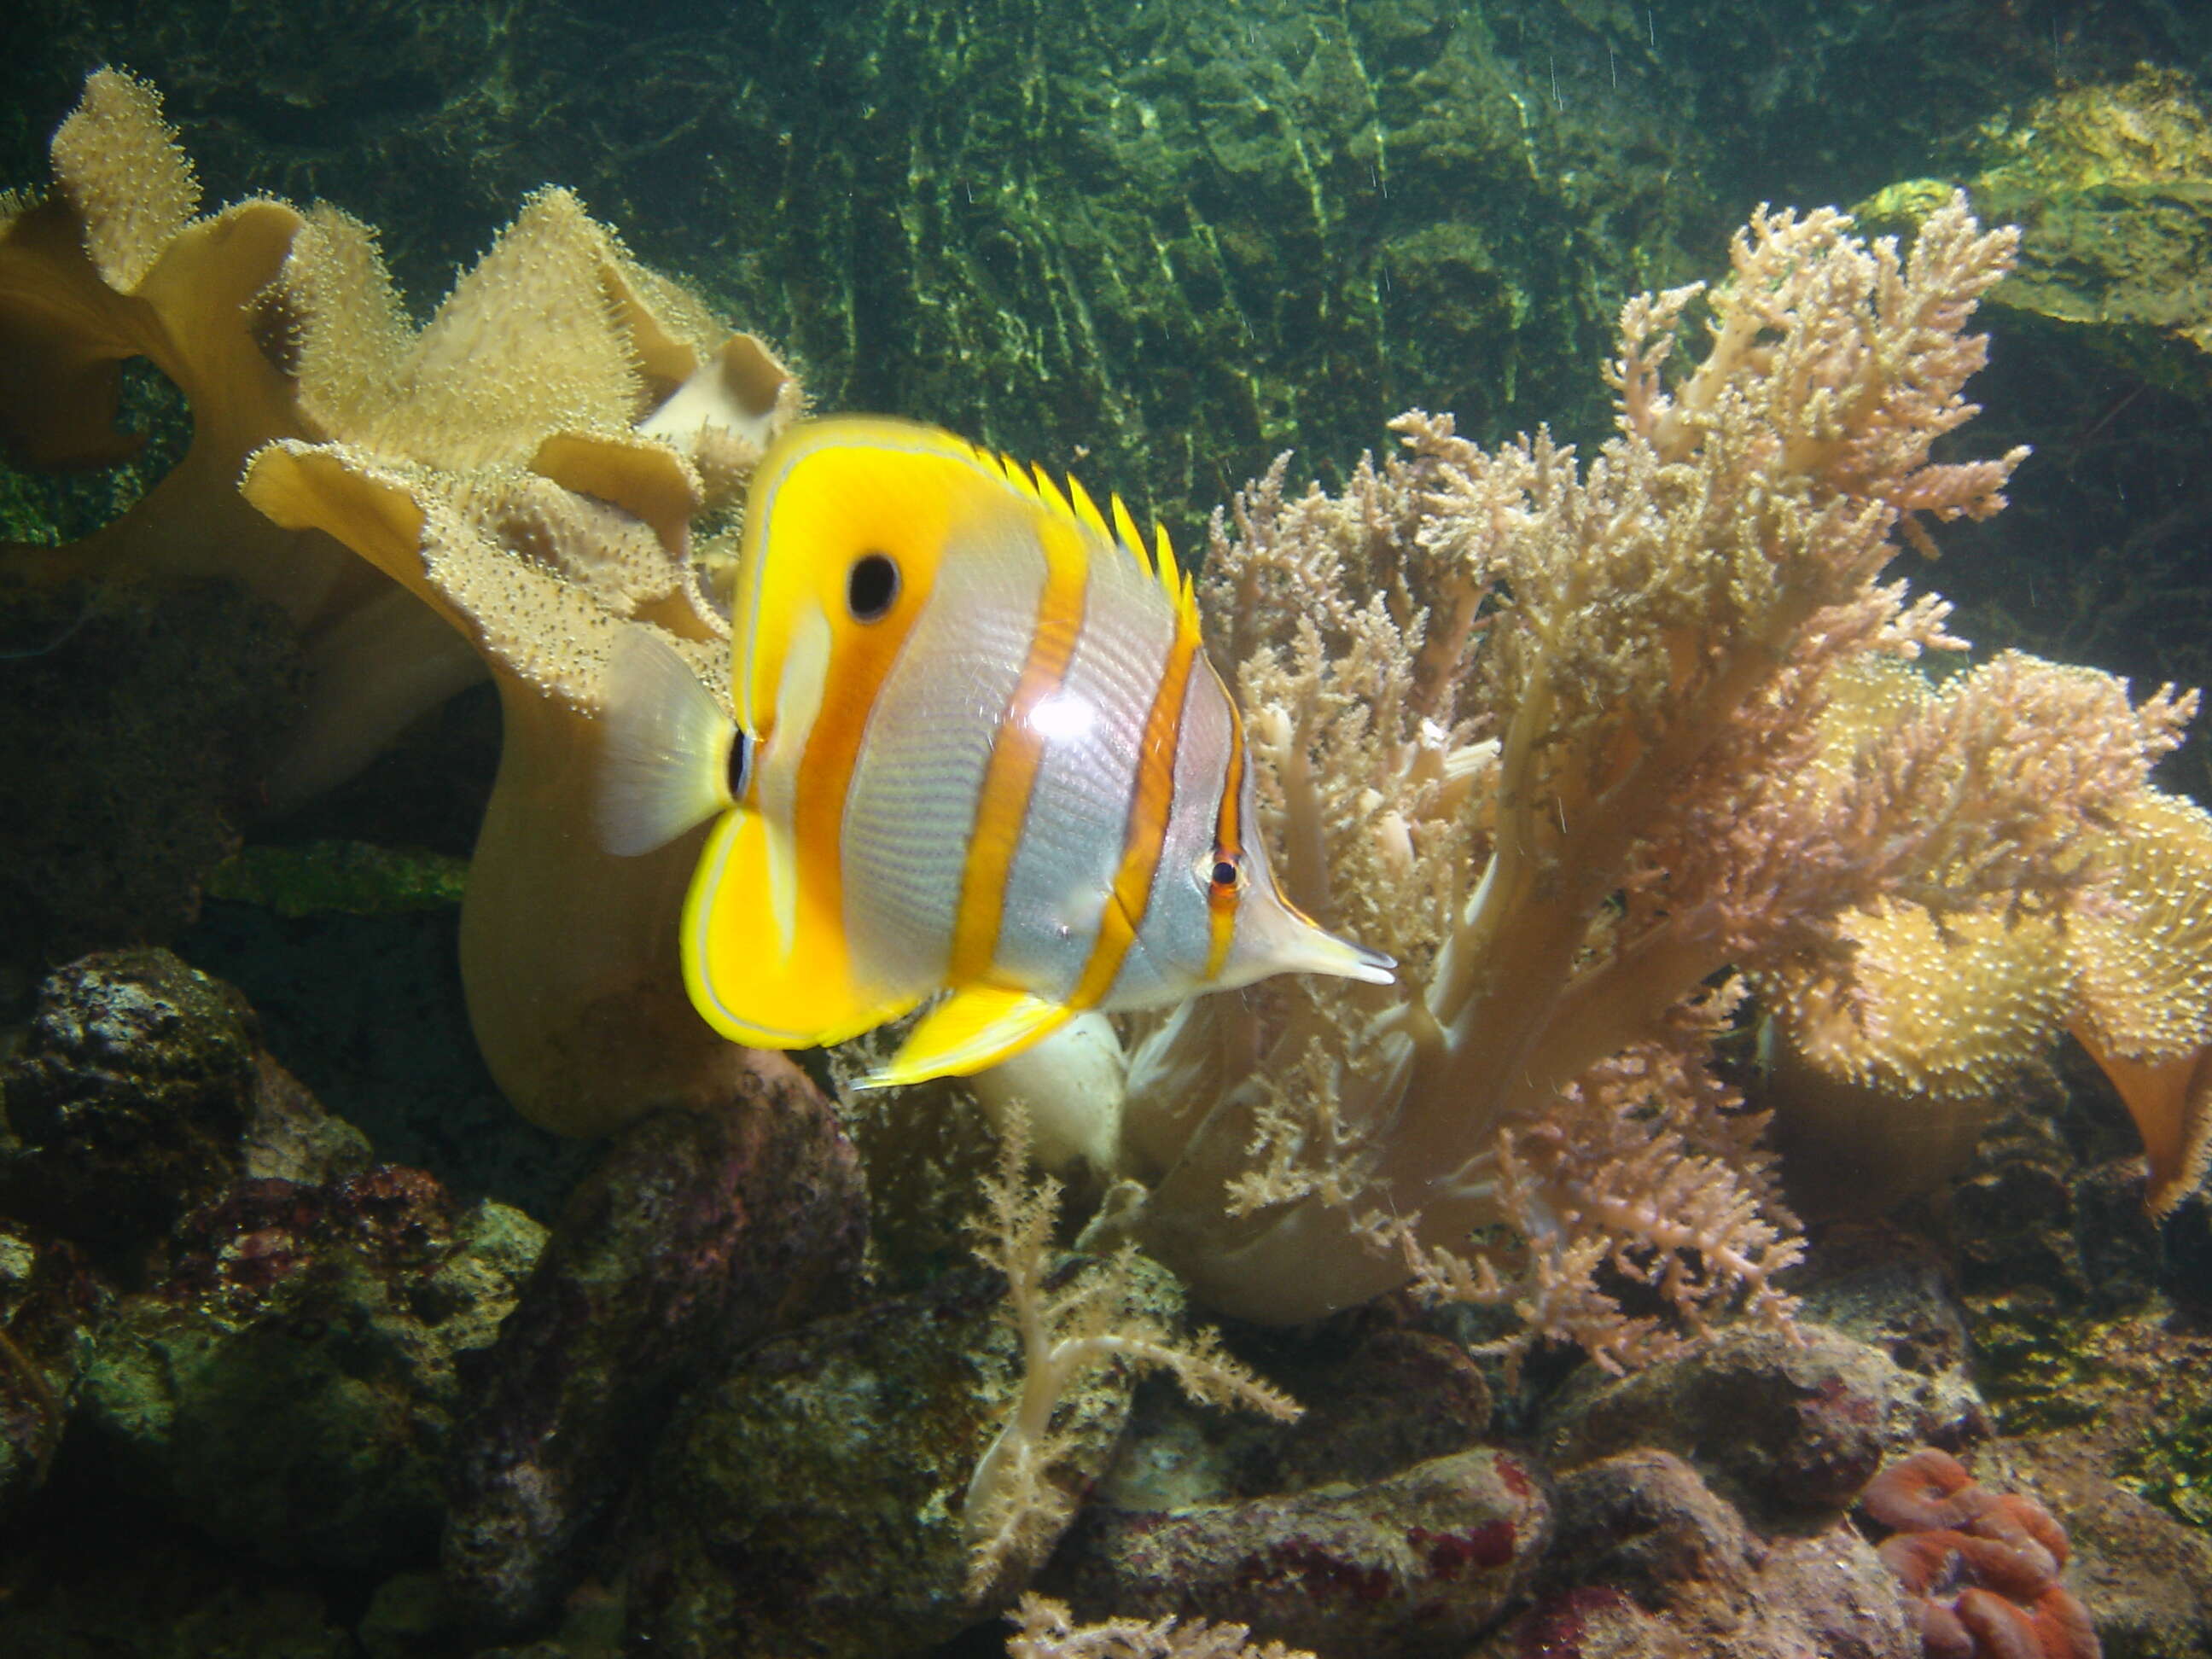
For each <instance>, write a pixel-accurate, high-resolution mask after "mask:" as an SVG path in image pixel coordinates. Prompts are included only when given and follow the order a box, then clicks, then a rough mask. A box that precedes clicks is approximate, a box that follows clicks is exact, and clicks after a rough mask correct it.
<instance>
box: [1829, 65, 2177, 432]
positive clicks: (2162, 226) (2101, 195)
mask: <svg viewBox="0 0 2212 1659" xmlns="http://www.w3.org/2000/svg"><path fill="white" fill-rule="evenodd" d="M1974 152H1975V155H1976V159H1977V160H1978V161H1979V163H1980V167H1979V170H1978V171H1977V172H1975V173H1972V174H1971V175H1970V176H1968V177H1966V179H1963V181H1962V182H1964V183H1965V185H1966V189H1967V191H1968V193H1969V194H1970V195H1971V196H1972V198H1973V204H1974V210H1975V211H1976V212H1977V213H1978V214H1980V216H1982V218H1983V219H1984V221H1985V222H1990V223H1993V224H2006V223H2011V224H2017V225H2018V226H2020V227H2021V232H2022V236H2021V258H2020V267H2019V269H2018V270H2016V271H2015V273H2014V274H2013V275H2012V276H2010V277H2009V278H2008V279H2007V280H2006V281H2005V282H2004V283H2002V285H2001V286H2000V287H1999V288H1998V289H1996V292H1995V293H1994V294H1993V295H1991V296H1990V303H1991V305H1992V306H1993V307H1996V308H1997V309H1999V310H2000V311H2004V312H2009V313H2012V315H2013V317H2014V319H2015V320H2016V321H2026V322H2035V323H2039V324H2042V325H2047V326H2051V327H2055V328H2057V329H2060V330H2063V331H2066V332H2068V333H2069V334H2072V335H2074V336H2076V337H2079V338H2080V339H2081V342H2082V343H2084V344H2086V345H2087V346H2088V347H2089V348H2090V349H2093V350H2094V351H2096V352H2097V353H2098V354H2099V355H2100V356H2103V357H2104V358H2106V360H2107V361H2109V362H2115V363H2118V364H2119V365H2120V366H2121V367H2123V368H2126V369H2127V370H2128V371H2129V372H2130V373H2131V374H2136V375H2137V376H2139V377H2141V378H2142V380H2147V381H2148V382H2150V383H2151V384H2153V385H2154V386H2164V387H2166V389H2167V390H2169V391H2174V392H2181V393H2182V394H2184V395H2185V396H2188V397H2192V398H2201V397H2203V396H2204V395H2205V394H2206V393H2207V392H2212V118H2208V116H2207V114H2206V112H2205V110H2204V108H2203V105H2202V104H2201V103H2200V102H2199V101H2198V98H2197V91H2196V88H2195V84H2194V82H2192V81H2191V77H2189V76H2187V75H2185V74H2183V73H2182V72H2180V71H2179V70H2171V69H2160V68H2154V67H2151V66H2149V65H2148V64H2147V65H2144V66H2143V67H2142V68H2140V69H2139V70H2137V71H2136V73H2135V75H2134V76H2131V77H2130V78H2128V79H2126V80H2124V81H2118V82H2103V83H2100V84H2096V85H2091V86H2084V87H2076V88H2068V89H2067V90H2065V91H2063V92H2059V93H2056V94H2052V95H2051V96H2050V97H2048V98H2044V99H2040V100H2037V101H2036V102H2035V103H2033V105H2031V106H2029V107H2028V108H2027V111H2026V112H2015V113H2012V114H2001V115H1998V116H1996V117H1993V118H1991V119H1990V120H1989V121H1987V122H1985V123H1984V124H1983V125H1982V128H1981V130H1980V132H1979V134H1978V137H1977V139H1976V141H1975V144H1974ZM1950 188H1951V185H1949V184H1948V183H1943V182H1941V181H1936V180H1931V179H1911V180H1907V181H1905V182H1904V183H1901V184H1897V185H1891V186H1889V187H1888V188H1887V189H1886V190H1883V191H1880V192H1878V193H1877V194H1876V195H1875V196H1874V197H1872V198H1870V199H1869V201H1867V202H1866V203H1864V204H1862V206H1861V207H1860V208H1859V210H1858V212H1859V216H1860V217H1861V218H1862V219H1863V220H1864V221H1865V222H1868V223H1869V225H1871V226H1873V227H1875V228H1879V229H1883V230H1889V229H1893V228H1897V227H1898V226H1899V225H1901V224H1903V223H1905V222H1910V221H1911V220H1912V219H1914V218H1917V216H1919V214H1920V212H1921V211H1922V210H1924V209H1925V207H1926V206H1927V205H1928V204H1929V202H1930V201H1932V200H1935V199H1937V198H1939V197H1942V195H1944V194H1947V193H1948V191H1949V190H1950Z"/></svg>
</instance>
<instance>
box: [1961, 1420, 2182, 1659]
mask: <svg viewBox="0 0 2212 1659" xmlns="http://www.w3.org/2000/svg"><path fill="white" fill-rule="evenodd" d="M1991 1450H1992V1453H1993V1454H1994V1456H1993V1457H1985V1458H1984V1459H1982V1460H1980V1461H1982V1462H1985V1463H1993V1464H1994V1466H1995V1467H1996V1468H2001V1469H2002V1471H2003V1474H2002V1475H2001V1476H1996V1477H1993V1478H1998V1479H2002V1480H2004V1481H2005V1483H2006V1484H2008V1485H2016V1486H2019V1487H2020V1488H2021V1490H2024V1491H2027V1492H2033V1493H2034V1495H2035V1496H2036V1497H2038V1498H2040V1499H2042V1500H2043V1502H2044V1503H2045V1504H2046V1505H2047V1506H2048V1507H2049V1508H2050V1510H2051V1513H2052V1514H2054V1515H2056V1516H2057V1517H2058V1519H2059V1520H2060V1521H2061V1522H2063V1524H2064V1526H2065V1528H2066V1533H2067V1537H2068V1539H2069V1541H2070V1543H2071V1544H2072V1546H2073V1554H2072V1555H2071V1556H2070V1557H2069V1559H2068V1561H2067V1564H2066V1573H2065V1581H2064V1582H2065V1583H2066V1586H2067V1588H2068V1589H2071V1590H2072V1591H2073V1592H2074V1594H2075V1595H2078V1596H2080V1597H2081V1601H2082V1602H2083V1603H2084V1604H2085V1605H2086V1606H2087V1607H2088V1609H2089V1613H2090V1616H2091V1618H2093V1620H2095V1621H2096V1626H2097V1634H2098V1636H2099V1637H2100V1638H2101V1639H2102V1640H2103V1642H2104V1644H2105V1652H2106V1656H2107V1659H2207V1656H2212V1541H2207V1540H2206V1538H2205V1535H2204V1532H2203V1528H2199V1527H2191V1526H2188V1525H2185V1524H2184V1523H2183V1522H2179V1521H2177V1520H2176V1519H2175V1518H2174V1517H2173V1516H2171V1515H2169V1514H2167V1513H2166V1511H2165V1510H2161V1509H2160V1508H2158V1507H2157V1506H2156V1505H2154V1504H2150V1503H2148V1502H2146V1501H2145V1500H2144V1499H2143V1498H2142V1497H2141V1496H2139V1495H2138V1494H2137V1493H2136V1492H2132V1491H2130V1489H2129V1488H2128V1487H2127V1486H2123V1485H2121V1484H2120V1483H2119V1482H2118V1481H2117V1480H2113V1479H2112V1474H2111V1470H2112V1464H2111V1462H2110V1461H2109V1455H2108V1453H2107V1452H2106V1449H2104V1448H2102V1447H2101V1446H2099V1445H2098V1444H2096V1443H2094V1441H2093V1440H2090V1439H2087V1438H2086V1437H2076V1436H2072V1435H2035V1436H2031V1437H2027V1438H2025V1439H2021V1440H2008V1441H2002V1442H2000V1443H1998V1444H1997V1445H1996V1447H1994V1448H1992V1449H1991Z"/></svg>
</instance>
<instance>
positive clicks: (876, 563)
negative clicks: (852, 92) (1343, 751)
mask: <svg viewBox="0 0 2212 1659" xmlns="http://www.w3.org/2000/svg"><path fill="white" fill-rule="evenodd" d="M731 634H732V653H733V656H732V670H733V671H732V698H733V700H734V702H735V703H736V709H735V719H734V720H732V716H731V712H730V711H728V710H726V709H725V708H722V707H721V705H720V702H718V701H717V700H716V698H715V697H714V696H712V695H711V694H710V693H709V692H708V690H706V689H705V688H704V687H702V685H701V684H699V682H698V680H697V679H696V678H695V677H694V676H693V674H692V673H691V671H690V669H689V668H688V667H687V666H686V665H684V661H683V659H682V658H681V657H680V656H679V655H678V653H676V652H675V651H674V650H673V648H672V647H670V646H669V645H668V644H667V643H666V642H665V641H663V640H662V639H661V638H660V637H659V635H657V634H655V633H654V632H653V630H652V629H646V628H637V629H629V630H627V632H626V634H625V635H624V643H623V645H622V646H621V647H618V649H617V653H616V656H615V659H614V661H613V663H612V665H611V674H610V684H611V693H610V698H609V706H608V713H607V719H608V720H609V723H610V724H609V731H608V736H607V744H606V753H607V757H608V759H607V762H606V783H605V788H604V790H603V793H602V801H601V812H600V829H601V835H602V838H603V839H604V841H605V844H606V845H607V846H608V848H610V850H611V851H615V852H618V853H629V854H637V853H643V852H647V851H650V850H652V849H653V848H656V847H659V846H662V845H665V844H666V843H667V842H669V841H671V840H672V839H674V838H675V837H676V836H678V835H680V834H683V833H684V832H685V831H686V830H688V829H691V828H694V827H696V825H698V824H700V823H706V822H708V820H710V819H712V820H714V828H713V829H712V831H711V833H710V834H709V835H708V837H707V839H706V843H705V848H704V850H703V852H702V854H701V856H700V860H699V864H698V867H697V870H696V872H695V874H694V875H693V877H692V880H691V885H690V892H689V894H688V896H687V897H686V900H685V902H684V915H683V921H682V927H681V950H682V957H683V963H684V982H685V984H686V986H687V987H688V989H689V990H690V995H691V999H692V1000H693V1002H694V1003H695V1004H696V1006H697V1007H698V1010H699V1012H700V1013H701V1014H702V1016H703V1017H704V1018H706V1020H707V1021H708V1024H711V1025H712V1026H714V1029H715V1030H719V1031H720V1032H721V1033H723V1034H724V1035H725V1036H728V1037H730V1038H732V1040H733V1041H735V1042H741V1043H745V1044H749V1045H750V1046H753V1047H757V1048H809V1047H813V1046H815V1045H817V1044H829V1043H835V1042H843V1041H845V1040H846V1039H848V1038H850V1037H853V1036H858V1035H860V1033H862V1032H864V1031H867V1030H872V1029H873V1028H874V1027H876V1026H878V1025H881V1024H884V1023H885V1022H886V1021H889V1020H892V1019H896V1018H899V1017H900V1016H902V1015H903V1014H906V1013H908V1012H910V1011H911V1010H913V1009H915V1008H916V1007H918V1006H921V1004H923V1003H924V1002H926V1001H928V1000H931V999H933V998H937V999H939V1000H937V1001H936V1002H935V1004H934V1006H932V1007H931V1008H930V1009H929V1011H928V1012H927V1014H926V1015H925V1016H924V1017H923V1018H921V1021H920V1022H919V1023H918V1024H916V1025H915V1028H914V1030H913V1031H912V1032H911V1033H910V1034H909V1035H908V1037H907V1040H906V1042H905V1045H904V1046H903V1047H902V1048H900V1050H899V1051H898V1053H897V1054H896V1056H895V1057H894V1058H893V1059H892V1060H890V1063H889V1064H888V1065H886V1066H883V1067H882V1068H881V1069H879V1070H878V1071H876V1072H874V1073H870V1074H869V1075H868V1076H867V1077H866V1079H863V1082H864V1083H866V1084H869V1085H890V1084H902V1083H913V1082H917V1081H919V1080H921V1079H924V1078H929V1077H936V1076H940V1075H945V1074H947V1073H969V1072H975V1071H980V1070H981V1069H983V1068H984V1067H985V1066H992V1065H995V1064H997V1063H998V1062H999V1061H1000V1060H1005V1059H1006V1058H1008V1057H1009V1056H1011V1055H1012V1054H1017V1053H1018V1052H1020V1051H1021V1050H1022V1049H1024V1048H1028V1047H1029V1046H1030V1044H1032V1043H1034V1042H1038V1041H1039V1040H1041V1039H1042V1038H1043V1037H1044V1036H1047V1035H1048V1034H1049V1033H1050V1032H1052V1031H1053V1030H1055V1029H1057V1028H1058V1027H1059V1026H1060V1025H1061V1024H1065V1023H1066V1021H1067V1020H1069V1019H1070V1018H1073V1017H1074V1016H1075V1015H1076V1014H1078V1013H1079V1012H1083V1011H1085V1010H1086V1009H1100V1010H1105V1011H1109V1012H1110V1011H1115V1010H1121V1009H1133V1008H1144V1007H1152V1006H1164V1005H1167V1004H1171V1003H1175V1002H1180V1001H1182V1000H1188V998H1190V997H1192V996H1194V995H1197V994H1200V993H1201V992H1206V991H1218V990H1224V989H1227V988H1230V987H1236V986H1241V985H1246V984H1249V983H1250V982H1252V981H1255V980H1258V979H1262V978H1265V977H1266V976H1267V975H1271V974H1280V973H1319V974H1333V975H1342V976H1345V977H1347V978H1351V979H1357V980H1365V981H1372V982H1376V983H1384V982H1387V981H1389V978H1390V976H1391V972H1390V970H1391V963H1390V960H1389V957H1383V956H1382V955H1379V954H1378V953H1376V952H1375V951H1369V950H1366V949H1364V948H1363V947H1361V946H1359V945H1353V944H1351V943H1349V942H1347V941H1346V940H1344V939H1338V938H1336V937H1335V936H1334V935H1332V934H1330V933H1327V932H1325V931H1323V930H1322V928H1321V927H1317V926H1316V925H1315V924H1314V923H1313V922H1312V921H1310V920H1309V919H1308V918H1307V917H1305V916H1304V915H1302V914H1300V913H1299V911H1298V910H1297V908H1294V907H1293V906H1292V905H1291V903H1289V902H1287V901H1286V900H1285V898H1284V897H1283V896H1282V894H1281V893H1280V892H1279V890H1278V889H1277V887H1276V884H1275V880H1274V878H1273V874H1272V873H1271V872H1270V871H1269V869H1268V866H1267V854H1266V851H1265V848H1264V847H1263V845H1262V843H1261V839H1260V836H1259V835H1258V824H1257V819H1256V808H1255V789H1254V781H1253V773H1252V768H1251V765H1250V763H1249V756H1248V754H1247V750H1246V745H1245V742H1244V735H1243V720H1242V717H1241V716H1240V715H1239V714H1238V712H1237V705H1236V703H1235V702H1234V701H1233V700H1232V699H1231V696H1230V694H1229V691H1228V689H1227V688H1226V687H1225V685H1224V684H1222V682H1221V678H1220V677H1219V676H1218V674H1217V673H1216V672H1215V671H1214V670H1213V667H1212V664H1211V663H1210V662H1209V661H1208V660H1207V659H1206V653H1205V650H1204V647H1203V646H1202V644H1201V642H1200V636H1199V617H1198V610H1197V605H1196V603H1195V599H1194V594H1193V591H1192V586H1191V581H1190V578H1189V576H1188V574H1185V573H1184V572H1183V571H1182V570H1181V569H1180V568H1178V566H1177V564H1176V559H1175V556H1174V554H1173V552H1172V550H1170V547H1169V544H1168V540H1167V536H1166V534H1165V532H1164V531H1159V530H1157V529H1156V530H1155V532H1154V534H1153V536H1152V538H1150V539H1149V540H1148V539H1147V538H1146V537H1144V536H1143V535H1142V534H1140V533H1139V531H1138V529H1137V526H1136V524H1135V523H1134V521H1133V520H1132V519H1131V517H1130V515H1129V513H1128V511H1127V508H1126V507H1123V506H1122V504H1121V501H1120V499H1119V498H1118V497H1115V498H1112V499H1111V501H1110V506H1109V508H1108V510H1107V511H1106V512H1101V511H1100V510H1099V508H1098V507H1097V505H1096V504H1095V503H1094V502H1093V501H1092V500H1091V497H1090V496H1089V495H1087V494H1086V493H1085V491H1084V489H1083V488H1082V486H1081V485H1079V484H1078V483H1075V482H1074V481H1073V479H1072V478H1071V479H1070V480H1069V482H1068V489H1067V490H1066V493H1064V494H1063V493H1062V491H1061V490H1060V488H1059V487H1058V486H1057V485H1056V484H1054V483H1053V482H1052V480H1051V479H1050V478H1049V477H1047V475H1046V474H1045V473H1044V472H1043V471H1042V470H1036V471H1024V469H1022V468H1021V467H1020V466H1018V465H1016V464H1015V463H1014V462H1012V461H1011V460H1009V459H1005V458H1003V457H1000V456H998V455H994V454H992V453H988V452H987V451H985V450H982V449H980V448H978V447H975V446H974V445H972V444H969V443H968V442H966V441H963V440H962V439H960V438H957V437H955V436H954V435H951V434H950V433H947V432H944V431H940V430H938V429H936V428H931V427H927V426H920V425H914V424H909V423H908V422H900V421H893V420H888V419H876V418H866V417H839V418H834V419H824V420H817V421H812V422H805V423H802V424H800V425H799V426H797V427H795V428H793V429H791V430H790V431H789V432H787V433H786V434H785V435H783V436H782V437H781V439H779V440H778V441H777V442H776V443H775V445H774V446H773V447H771V448H770V449H769V453H767V455H766V456H764V457H763V459H762V461H761V463H760V465H759V467H758V468H757V471H755V473H754V476H753V479H752V483H751V488H750V497H749V501H748V506H747V510H746V514H745V520H744V532H743V538H742V544H741V546H740V550H739V555H738V575H737V583H736V588H735V593H734V598H733V602H732V616H731ZM733 757H735V758H736V759H738V761H739V762H740V763H739V764H738V766H736V767H735V768H734V769H733V767H732V760H733Z"/></svg>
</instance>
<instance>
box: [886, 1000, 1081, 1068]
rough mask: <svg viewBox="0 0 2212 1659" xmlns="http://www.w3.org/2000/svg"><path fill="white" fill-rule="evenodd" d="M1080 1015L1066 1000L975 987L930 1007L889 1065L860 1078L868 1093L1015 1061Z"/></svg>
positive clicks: (892, 1057) (909, 1033)
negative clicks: (1013, 1059) (1021, 1054)
mask: <svg viewBox="0 0 2212 1659" xmlns="http://www.w3.org/2000/svg"><path fill="white" fill-rule="evenodd" d="M1074 1017H1075V1010H1074V1009H1073V1008H1071V1007H1069V1006H1067V1005H1066V1004H1065V1003H1061V1002H1047V1001H1045V1000H1043V999H1042V998H1041V997H1033V996H1031V995H1030V994H1029V993H1028V992H1026V991H1008V990H1003V989H1001V988H1000V987H997V986H995V985H971V986H969V987H968V988H967V989H965V990H962V991H956V992H954V993H953V994H951V996H949V997H947V998H946V999H945V1000H944V1001H942V1002H940V1003H939V1004H938V1005H937V1006H936V1007H934V1008H933V1009H931V1010H930V1011H929V1012H928V1013H927V1015H925V1016H924V1017H923V1018H922V1021H921V1024H919V1025H917V1026H915V1028H914V1030H911V1031H909V1032H908V1034H907V1039H906V1042H905V1044H904V1046H902V1048H900V1049H899V1051H898V1053H897V1054H894V1055H893V1056H891V1060H890V1064H889V1065H887V1066H879V1067H878V1069H876V1070H875V1071H872V1072H871V1073H868V1074H867V1075H866V1077H864V1078H862V1079H860V1087H861V1088H864V1089H888V1088H891V1087H893V1086H895V1085H902V1084H908V1083H920V1082H921V1081H922V1080H923V1079H926V1078H933V1077H963V1076H965V1075H966V1074H967V1073H970V1072H980V1071H981V1070H983V1069H984V1068H985V1067H986V1066H996V1065H997V1064H998V1063H999V1062H1000V1060H1007V1059H1010V1058H1012V1056H1013V1055H1015V1054H1019V1053H1020V1052H1021V1051H1022V1050H1023V1049H1024V1048H1028V1047H1029V1046H1030V1044H1031V1043H1033V1042H1038V1041H1039V1040H1041V1039H1042V1038H1043V1037H1045V1036H1049V1035H1050V1034H1051V1033H1052V1032H1054V1031H1056V1030H1059V1029H1060V1027H1061V1026H1062V1025H1065V1024H1066V1023H1067V1022H1068V1021H1069V1020H1071V1019H1073V1018H1074Z"/></svg>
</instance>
